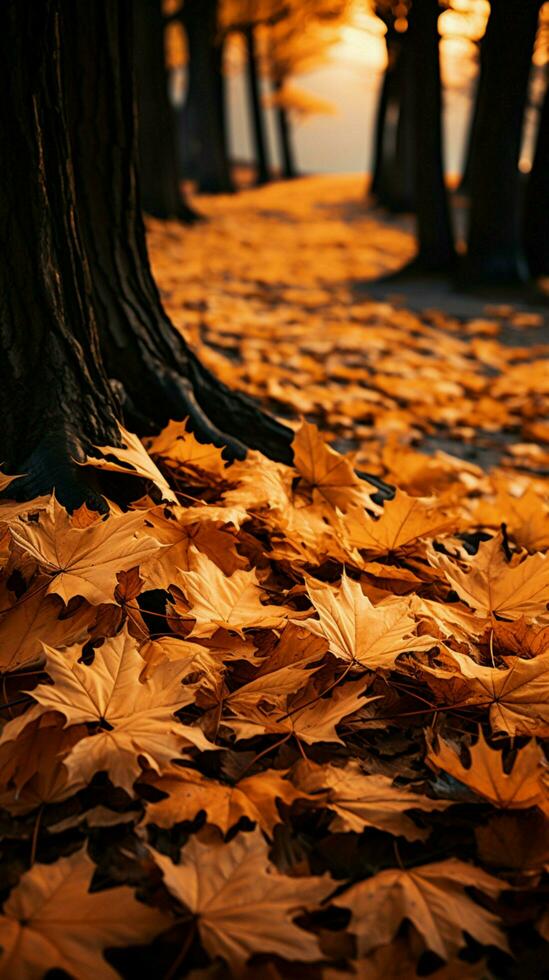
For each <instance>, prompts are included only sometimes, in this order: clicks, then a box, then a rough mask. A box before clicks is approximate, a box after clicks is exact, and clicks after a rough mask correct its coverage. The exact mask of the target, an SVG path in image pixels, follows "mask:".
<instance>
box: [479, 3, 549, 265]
mask: <svg viewBox="0 0 549 980" xmlns="http://www.w3.org/2000/svg"><path fill="white" fill-rule="evenodd" d="M540 3H541V0H493V2H492V7H491V13H490V19H489V21H488V26H487V29H486V35H485V39H484V48H485V50H484V55H483V57H484V59H485V61H484V67H485V78H484V83H483V86H482V90H481V97H480V102H479V122H478V134H479V135H478V141H477V145H476V147H475V149H474V152H473V161H472V173H471V209H470V214H469V235H468V254H467V261H466V275H467V277H468V279H469V281H473V282H493V283H494V282H499V283H515V282H524V281H525V280H526V279H527V277H528V268H527V265H526V260H525V257H524V253H523V250H522V245H521V237H522V236H521V227H520V225H521V221H520V174H519V169H518V162H519V155H520V147H521V141H522V125H523V118H524V109H525V105H526V97H527V92H528V79H529V75H530V66H531V60H532V49H533V46H534V41H535V37H536V29H537V24H538V13H539V8H540Z"/></svg>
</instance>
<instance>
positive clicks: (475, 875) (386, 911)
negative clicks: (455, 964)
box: [333, 858, 508, 960]
mask: <svg viewBox="0 0 549 980" xmlns="http://www.w3.org/2000/svg"><path fill="white" fill-rule="evenodd" d="M473 887H474V888H478V890H479V891H482V892H485V893H486V894H487V895H491V896H497V895H499V893H500V891H502V889H503V888H504V887H505V886H504V884H503V882H501V881H499V880H498V879H497V878H494V877H492V875H488V874H486V872H484V871H482V870H481V869H480V868H476V867H474V866H473V865H471V864H465V862H464V861H458V860H457V859H454V858H450V859H448V860H446V861H438V862H436V863H434V864H425V865H422V866H421V867H418V868H410V869H407V870H404V869H400V868H390V869H387V870H386V871H380V872H379V873H378V874H376V875H373V877H372V878H368V880H367V881H361V882H359V883H358V884H356V885H352V886H351V888H350V889H349V890H348V891H347V892H345V893H344V894H343V895H340V896H338V897H337V898H335V899H333V904H334V905H339V906H341V907H342V908H348V909H350V910H351V912H352V918H351V922H350V925H349V928H350V930H351V932H353V933H355V934H356V937H357V946H358V952H359V955H365V954H367V953H369V952H370V950H372V949H374V948H375V947H376V946H382V945H385V944H387V943H390V942H391V941H392V939H393V938H394V936H395V935H396V932H397V931H398V929H399V927H400V924H401V922H402V920H403V919H409V920H410V922H412V924H413V925H414V926H415V928H416V929H417V931H418V932H419V934H420V935H421V936H422V937H423V940H424V942H425V945H426V946H427V949H430V950H432V951H433V953H437V954H438V956H440V957H441V959H443V960H446V959H448V958H449V957H451V956H452V955H453V954H454V953H457V952H458V950H459V949H461V947H462V946H463V945H464V939H463V933H464V932H468V933H469V934H470V935H471V936H473V938H474V939H477V940H478V942H480V943H483V944H484V945H487V946H498V947H500V948H501V949H505V950H507V949H508V946H507V940H506V939H505V935H504V933H503V932H502V930H501V928H500V924H499V919H498V918H497V916H495V915H493V914H492V913H491V912H488V911H487V910H486V909H483V908H481V906H479V905H477V904H476V902H474V901H473V900H472V899H471V898H469V896H468V894H467V893H466V891H465V889H466V888H473Z"/></svg>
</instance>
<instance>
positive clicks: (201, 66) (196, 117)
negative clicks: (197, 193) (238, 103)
mask: <svg viewBox="0 0 549 980" xmlns="http://www.w3.org/2000/svg"><path fill="white" fill-rule="evenodd" d="M217 10H218V0H185V3H184V4H183V9H182V12H181V20H182V23H183V26H184V28H185V32H186V35H187V44H188V49H189V66H188V88H187V110H188V111H187V117H188V124H189V129H190V131H191V133H192V144H193V145H192V149H193V151H194V152H193V157H194V159H193V166H192V169H193V171H194V173H195V175H196V179H197V182H198V187H199V190H201V191H203V192H204V193H206V194H228V193H230V192H231V191H233V190H234V188H233V183H232V178H231V171H230V165H229V157H228V151H227V136H226V125H225V115H224V95H223V73H222V55H223V49H222V42H221V40H220V39H219V38H218V21H217Z"/></svg>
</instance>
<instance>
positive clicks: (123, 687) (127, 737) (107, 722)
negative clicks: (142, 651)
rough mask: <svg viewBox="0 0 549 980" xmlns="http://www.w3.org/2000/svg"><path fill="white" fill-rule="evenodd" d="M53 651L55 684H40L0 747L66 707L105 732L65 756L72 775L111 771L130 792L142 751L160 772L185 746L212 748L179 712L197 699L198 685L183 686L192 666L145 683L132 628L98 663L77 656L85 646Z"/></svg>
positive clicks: (72, 719)
mask: <svg viewBox="0 0 549 980" xmlns="http://www.w3.org/2000/svg"><path fill="white" fill-rule="evenodd" d="M45 649H46V654H47V662H46V670H47V672H48V674H49V676H50V677H51V679H52V681H53V685H50V684H41V685H39V686H38V687H36V688H34V689H33V691H32V697H33V699H34V700H35V701H36V704H35V706H34V707H33V708H31V710H30V711H29V712H26V713H25V714H23V715H21V716H20V717H19V718H15V719H14V720H13V721H11V722H9V723H8V724H7V725H6V727H5V729H4V732H3V734H2V738H1V739H0V745H1V744H3V742H4V741H10V740H11V739H13V738H14V737H16V736H17V734H18V733H19V731H21V730H22V729H23V728H24V727H25V725H26V724H28V723H29V722H31V721H34V719H35V718H36V717H39V716H40V715H41V714H43V713H44V712H45V711H59V712H60V713H61V714H62V715H64V717H65V718H66V719H67V723H68V724H71V725H76V724H94V723H95V725H96V726H97V731H96V732H95V733H94V734H93V735H90V736H88V737H87V738H83V739H81V740H80V741H79V742H77V744H76V745H75V746H74V748H72V749H71V751H70V752H69V753H68V754H67V755H66V756H65V759H64V764H65V766H66V767H67V770H68V773H69V778H71V779H72V778H74V776H76V775H79V776H80V777H82V778H84V779H86V780H88V781H89V780H90V779H91V778H92V776H93V774H94V773H95V772H98V771H100V770H105V771H106V772H107V773H108V775H109V776H110V778H111V780H112V782H113V783H114V784H115V785H116V786H122V787H123V788H124V789H125V790H126V791H127V792H128V793H131V790H132V786H133V783H134V781H135V779H136V778H137V776H139V774H140V773H141V764H140V761H139V758H140V757H142V758H143V760H144V761H145V763H146V764H147V765H148V766H149V767H150V768H152V769H154V770H156V771H157V772H158V771H159V770H160V768H161V767H162V766H165V765H167V764H168V763H169V762H170V760H171V759H173V758H175V757H176V756H177V755H178V754H180V752H181V751H182V749H183V748H184V747H188V746H189V745H194V746H197V747H198V748H200V749H207V748H211V746H210V745H209V743H208V741H207V739H206V738H205V736H204V735H203V733H202V731H201V729H200V728H197V727H191V726H189V725H182V724H180V723H179V722H177V720H176V719H175V718H174V716H173V715H174V712H175V711H177V710H178V709H179V708H181V707H183V706H184V705H186V704H189V703H190V702H191V701H192V700H193V691H192V689H191V688H190V687H189V686H183V685H182V684H181V680H182V678H183V677H184V676H185V674H186V673H187V671H188V668H187V664H184V666H179V665H177V664H171V663H169V662H166V663H165V664H164V665H160V666H158V667H157V668H156V669H155V671H154V673H153V675H152V676H151V677H149V678H148V679H147V680H146V681H145V682H142V683H140V681H139V676H140V673H141V671H142V670H143V667H144V661H143V660H142V658H141V657H140V655H139V653H138V649H137V643H136V641H135V640H134V639H133V638H132V637H131V636H129V635H128V634H127V633H125V632H122V633H120V634H119V635H118V636H116V637H114V638H113V639H111V640H108V641H107V642H106V643H105V644H104V645H103V646H102V647H100V648H99V649H97V650H96V651H95V657H94V661H93V664H91V666H86V665H85V664H83V663H78V662H76V656H78V655H79V653H80V649H79V648H76V649H70V650H69V651H67V652H65V653H63V652H61V651H57V650H52V649H51V648H49V647H46V648H45ZM67 654H68V655H67Z"/></svg>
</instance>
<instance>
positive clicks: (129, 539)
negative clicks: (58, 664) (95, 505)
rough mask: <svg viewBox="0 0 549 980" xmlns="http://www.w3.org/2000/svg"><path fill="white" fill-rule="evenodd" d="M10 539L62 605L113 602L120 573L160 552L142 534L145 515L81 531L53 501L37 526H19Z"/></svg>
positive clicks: (113, 518)
mask: <svg viewBox="0 0 549 980" xmlns="http://www.w3.org/2000/svg"><path fill="white" fill-rule="evenodd" d="M10 533H11V536H12V538H13V541H14V542H15V544H17V545H18V546H19V547H20V548H21V549H22V550H23V552H25V553H26V554H28V555H30V556H32V558H34V560H35V561H37V562H38V564H39V566H40V568H41V569H42V570H43V571H44V572H47V573H48V574H49V575H50V576H51V581H50V583H49V585H48V587H47V589H46V593H47V594H52V593H53V594H55V595H59V596H61V598H62V599H63V600H64V602H69V600H70V599H72V598H73V597H74V596H77V595H78V596H82V597H83V598H84V599H87V601H88V602H90V603H92V605H93V604H95V605H98V604H100V603H103V602H106V603H109V602H114V598H113V596H114V590H115V587H116V576H117V573H118V572H121V571H127V570H128V569H129V568H133V567H134V566H135V565H139V564H140V563H141V562H143V561H145V560H146V559H147V558H150V557H151V556H152V555H153V554H154V553H155V552H158V550H159V549H160V548H161V547H162V545H160V544H159V543H158V542H157V541H155V540H154V539H153V538H151V537H150V536H149V535H148V534H145V533H144V516H143V514H141V513H127V514H120V515H117V516H114V515H111V516H110V517H108V518H107V519H106V520H101V521H97V522H96V523H95V524H91V525H90V526H88V527H85V528H78V527H74V526H73V525H72V523H71V519H70V517H69V515H68V514H67V511H66V510H65V509H64V508H63V507H61V505H60V504H58V503H57V500H56V499H55V497H53V498H52V500H51V503H50V505H49V507H48V509H47V511H45V512H43V513H41V514H40V516H39V518H38V520H37V521H36V522H32V523H31V522H30V521H29V522H25V523H23V522H18V523H17V524H14V525H12V526H11V528H10Z"/></svg>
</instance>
